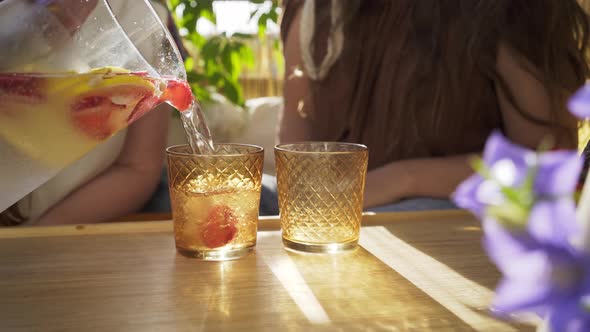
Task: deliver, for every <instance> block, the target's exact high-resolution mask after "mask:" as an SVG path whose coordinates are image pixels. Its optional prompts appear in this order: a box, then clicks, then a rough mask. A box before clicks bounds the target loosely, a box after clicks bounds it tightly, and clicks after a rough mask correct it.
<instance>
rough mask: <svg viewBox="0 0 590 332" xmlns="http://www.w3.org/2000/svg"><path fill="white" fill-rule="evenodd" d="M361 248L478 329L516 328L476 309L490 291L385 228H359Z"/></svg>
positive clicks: (485, 302) (482, 306)
mask: <svg viewBox="0 0 590 332" xmlns="http://www.w3.org/2000/svg"><path fill="white" fill-rule="evenodd" d="M360 244H361V245H362V247H363V248H365V249H366V250H367V251H369V252H370V253H371V254H373V255H374V256H375V257H377V258H379V259H380V260H381V261H382V262H384V263H385V264H387V265H388V266H389V267H391V268H392V269H394V270H395V271H396V272H397V273H399V274H400V275H402V276H403V277H404V278H406V279H407V280H408V281H410V282H411V283H413V284H414V285H415V286H416V287H417V288H419V289H420V290H421V291H423V292H424V293H426V294H428V295H429V296H430V297H432V298H433V299H434V300H435V301H437V302H438V303H440V304H441V305H442V306H444V307H445V308H446V309H447V310H449V311H450V312H452V313H453V314H455V315H456V316H457V317H458V318H459V319H461V320H462V321H463V322H465V323H466V324H468V325H469V326H471V327H473V328H474V329H476V330H478V331H517V330H516V328H514V327H512V326H510V325H509V324H508V323H504V322H501V321H498V320H495V319H493V318H492V317H489V316H487V315H485V314H482V313H480V312H478V311H476V310H481V311H486V310H487V307H488V305H489V302H490V300H491V298H492V296H493V293H492V291H491V290H489V289H487V288H485V287H483V286H481V285H479V284H477V283H475V282H473V281H471V280H469V279H467V278H465V277H463V276H462V275H460V274H459V273H457V272H455V271H453V270H452V269H451V268H449V267H448V266H446V265H444V264H442V263H441V262H439V261H437V260H435V259H434V258H432V257H430V256H428V255H426V254H425V253H423V252H422V251H420V250H417V249H416V248H414V247H412V246H411V245H409V244H408V243H406V242H404V241H402V240H401V239H399V238H398V237H396V236H395V235H393V234H392V233H391V232H390V231H389V230H388V229H387V228H385V227H382V226H380V227H367V228H363V229H362V231H361V237H360Z"/></svg>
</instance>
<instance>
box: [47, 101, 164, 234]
mask: <svg viewBox="0 0 590 332" xmlns="http://www.w3.org/2000/svg"><path fill="white" fill-rule="evenodd" d="M170 108H171V107H170V106H168V105H167V104H161V105H160V106H158V107H157V108H156V109H154V110H152V111H151V112H149V113H148V114H146V115H144V116H143V117H142V118H141V119H139V120H138V121H137V122H135V123H134V124H133V125H131V126H129V129H128V131H127V135H126V137H125V143H124V146H123V149H122V151H121V154H120V155H119V157H118V159H117V161H116V162H115V163H114V164H113V165H112V166H111V167H109V168H108V169H107V170H105V171H104V172H103V173H101V174H99V175H98V176H97V177H95V178H93V179H92V180H90V181H89V182H88V183H86V184H84V185H82V186H81V187H80V188H78V189H77V190H76V191H74V192H72V193H71V194H70V195H69V196H67V197H66V198H65V199H64V200H62V201H61V202H59V203H58V204H56V205H55V206H54V207H52V208H51V209H50V210H49V211H48V212H47V213H45V214H44V215H43V216H41V218H40V219H39V222H38V224H39V225H57V224H74V223H98V222H108V221H113V220H114V219H116V218H119V217H122V216H125V215H127V214H130V213H133V212H135V211H137V210H139V209H140V208H141V207H142V206H143V205H144V204H145V203H146V202H147V200H148V199H149V198H150V196H151V195H152V193H153V191H154V189H155V188H156V186H157V184H158V181H159V179H160V174H161V172H162V166H163V159H164V149H165V147H166V139H167V131H168V119H169V117H170V112H169V109H170Z"/></svg>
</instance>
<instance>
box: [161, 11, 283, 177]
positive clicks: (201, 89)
mask: <svg viewBox="0 0 590 332" xmlns="http://www.w3.org/2000/svg"><path fill="white" fill-rule="evenodd" d="M165 4H166V6H167V7H168V8H169V9H170V12H171V13H172V16H173V19H174V22H175V23H176V27H177V29H178V32H179V34H180V36H181V38H182V43H183V45H184V48H185V49H186V52H187V54H185V59H186V60H185V66H186V69H187V77H188V81H189V83H190V84H191V87H192V89H193V92H194V93H195V95H196V96H197V98H198V99H199V101H200V102H201V106H202V107H203V111H204V114H205V117H206V118H207V122H208V125H209V127H210V129H211V131H212V134H213V138H214V140H216V141H218V142H224V141H225V142H228V141H233V142H243V143H251V144H258V145H262V146H263V147H264V148H265V149H266V150H267V151H272V148H273V146H274V143H275V131H276V123H277V116H278V113H279V112H280V108H281V107H282V98H281V97H280V96H281V95H282V83H283V82H282V80H283V73H284V72H283V71H284V62H283V55H282V51H281V45H280V36H279V19H280V16H281V7H280V0H232V1H228V0H168V1H166V2H165ZM173 117H174V120H173V121H172V124H171V128H170V129H171V130H170V138H169V141H170V142H169V144H179V143H182V142H184V131H183V130H182V126H181V125H180V121H179V119H178V115H177V114H176V113H173ZM266 159H267V161H266V165H265V167H266V168H265V169H268V170H269V171H270V172H271V173H272V169H274V167H273V161H272V154H270V153H269V154H268V156H267V158H266Z"/></svg>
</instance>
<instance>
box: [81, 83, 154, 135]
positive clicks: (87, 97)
mask: <svg viewBox="0 0 590 332" xmlns="http://www.w3.org/2000/svg"><path fill="white" fill-rule="evenodd" d="M154 94H155V87H154V84H153V83H152V81H151V80H150V79H147V78H145V77H142V76H139V75H134V74H132V73H129V74H117V75H115V76H105V77H104V78H102V79H101V81H100V82H99V83H98V84H94V85H93V86H92V87H91V88H90V89H88V90H87V91H86V92H85V93H83V94H81V95H79V96H77V97H76V98H75V99H74V101H73V102H72V104H71V107H70V108H71V118H72V120H73V122H74V124H75V126H76V127H77V128H78V129H80V130H81V131H82V132H83V133H84V134H86V136H88V137H89V138H93V139H97V140H104V139H106V138H108V137H109V136H111V135H113V134H114V133H115V132H117V131H118V130H120V129H122V128H124V127H126V126H127V125H128V124H130V123H131V122H133V121H135V120H137V119H139V118H140V117H141V116H142V115H144V114H145V113H146V112H148V111H149V110H151V109H152V108H153V107H154V106H155V105H156V103H157V102H158V98H157V97H156V96H155V95H154Z"/></svg>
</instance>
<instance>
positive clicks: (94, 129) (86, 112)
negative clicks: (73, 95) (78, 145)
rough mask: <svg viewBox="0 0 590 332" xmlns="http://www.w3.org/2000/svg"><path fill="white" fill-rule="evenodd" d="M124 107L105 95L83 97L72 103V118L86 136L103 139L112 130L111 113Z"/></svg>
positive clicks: (111, 132) (110, 133)
mask: <svg viewBox="0 0 590 332" xmlns="http://www.w3.org/2000/svg"><path fill="white" fill-rule="evenodd" d="M124 108H125V106H123V105H116V104H114V103H113V102H112V101H111V99H110V98H109V97H106V96H90V97H84V98H81V99H79V100H77V101H76V102H74V103H73V104H72V113H71V114H72V120H73V121H74V123H75V124H76V127H77V128H79V129H81V130H82V132H84V134H86V135H87V136H88V137H90V138H94V139H97V140H103V139H105V138H107V137H109V136H111V135H112V134H113V132H114V130H113V128H111V126H110V121H109V119H110V118H111V115H112V113H113V112H114V111H116V110H122V109H124Z"/></svg>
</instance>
